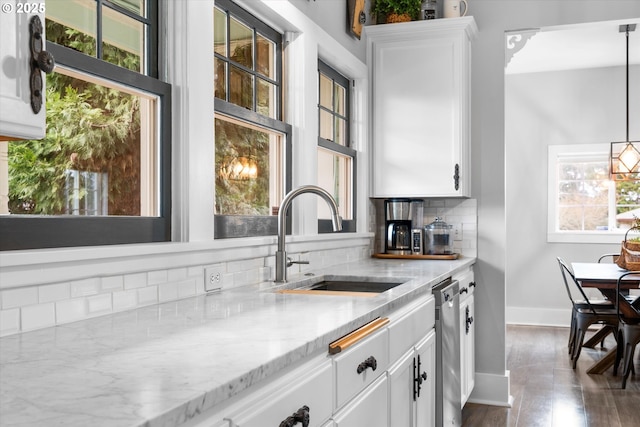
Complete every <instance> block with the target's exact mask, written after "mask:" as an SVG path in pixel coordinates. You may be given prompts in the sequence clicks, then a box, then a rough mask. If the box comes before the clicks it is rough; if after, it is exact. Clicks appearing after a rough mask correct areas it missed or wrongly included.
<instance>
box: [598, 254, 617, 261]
mask: <svg viewBox="0 0 640 427" xmlns="http://www.w3.org/2000/svg"><path fill="white" fill-rule="evenodd" d="M619 256H620V252H618V253H615V254H604V255H602V256H601V257H600V258H598V262H599V263H601V262H602V261H603V260H604V259H605V258H611V261H612V262H616V260H617V259H618V257H619Z"/></svg>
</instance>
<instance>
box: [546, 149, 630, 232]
mask: <svg viewBox="0 0 640 427" xmlns="http://www.w3.org/2000/svg"><path fill="white" fill-rule="evenodd" d="M609 149H610V146H609V144H607V143H604V144H602V143H600V144H570V145H549V146H548V170H547V172H548V179H547V185H548V187H547V195H548V204H547V242H549V243H620V241H621V239H622V238H623V237H624V234H625V231H626V230H624V229H613V230H601V231H597V230H593V231H578V230H565V231H563V230H558V227H557V220H558V173H557V166H558V159H559V158H560V157H561V156H562V155H566V154H575V155H576V156H579V155H584V156H585V157H586V156H589V157H591V158H593V157H596V156H602V158H603V162H605V163H608V157H609ZM615 191H616V190H615V182H614V181H611V180H609V198H608V209H609V217H611V215H612V211H611V209H613V212H615V209H616V205H615V203H616V202H615V200H616V198H615ZM614 215H615V214H614ZM609 223H611V220H609Z"/></svg>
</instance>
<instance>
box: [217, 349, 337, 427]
mask: <svg viewBox="0 0 640 427" xmlns="http://www.w3.org/2000/svg"><path fill="white" fill-rule="evenodd" d="M332 388H333V380H332V368H331V361H330V360H323V361H322V362H321V363H317V362H315V361H311V362H309V363H307V364H305V365H303V366H302V367H301V368H299V369H297V370H296V371H295V372H293V373H291V374H289V375H286V376H285V377H283V378H280V379H277V380H275V381H273V384H268V385H267V386H265V387H264V388H263V389H261V390H259V391H257V392H254V393H253V394H251V395H250V396H248V397H247V398H246V399H244V400H243V401H242V402H241V404H240V405H239V410H238V413H234V412H235V411H233V410H232V411H230V412H231V415H230V416H228V417H227V418H228V419H229V420H230V421H231V425H233V426H234V427H264V426H279V425H280V423H282V421H284V420H285V419H286V418H287V417H289V416H291V415H292V414H293V413H294V412H297V411H298V410H299V409H300V408H302V407H303V406H307V407H308V408H309V411H308V413H309V420H310V422H309V427H320V426H321V425H323V423H325V422H326V421H327V420H328V419H329V418H330V416H331V411H332V405H331V398H332V395H333V393H332Z"/></svg>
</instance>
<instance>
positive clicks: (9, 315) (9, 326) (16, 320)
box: [0, 308, 20, 336]
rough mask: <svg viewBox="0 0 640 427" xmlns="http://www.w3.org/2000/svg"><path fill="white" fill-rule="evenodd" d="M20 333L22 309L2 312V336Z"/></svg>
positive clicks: (0, 323) (0, 319) (0, 334)
mask: <svg viewBox="0 0 640 427" xmlns="http://www.w3.org/2000/svg"><path fill="white" fill-rule="evenodd" d="M16 332H20V309H19V308H12V309H9V310H0V336H5V335H9V334H15V333H16Z"/></svg>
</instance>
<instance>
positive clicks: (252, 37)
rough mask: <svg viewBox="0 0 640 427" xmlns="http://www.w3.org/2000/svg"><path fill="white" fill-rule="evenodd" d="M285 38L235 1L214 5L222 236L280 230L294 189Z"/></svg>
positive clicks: (218, 195) (218, 216) (217, 226)
mask: <svg viewBox="0 0 640 427" xmlns="http://www.w3.org/2000/svg"><path fill="white" fill-rule="evenodd" d="M281 56H282V35H281V34H280V33H278V32H277V31H275V30H274V29H272V28H270V27H269V26H267V25H265V24H264V23H263V22H261V21H260V20H259V19H257V18H256V17H254V16H253V15H251V14H249V13H247V12H246V11H245V10H243V9H241V8H239V7H238V6H236V5H235V4H233V3H232V2H230V1H216V5H215V9H214V59H213V60H214V67H215V94H214V95H215V120H214V126H215V159H214V163H215V207H214V212H215V227H214V230H215V231H214V233H215V236H214V237H215V238H228V237H246V236H261V235H273V234H276V232H277V217H276V215H277V207H278V206H279V204H280V201H281V200H282V199H283V198H284V194H285V191H286V190H288V189H290V188H291V183H290V177H289V175H290V174H288V173H287V171H288V170H290V163H291V160H290V152H291V149H290V144H291V138H290V136H291V126H290V125H288V124H287V123H284V122H283V121H282V120H281V117H282V58H281Z"/></svg>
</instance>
